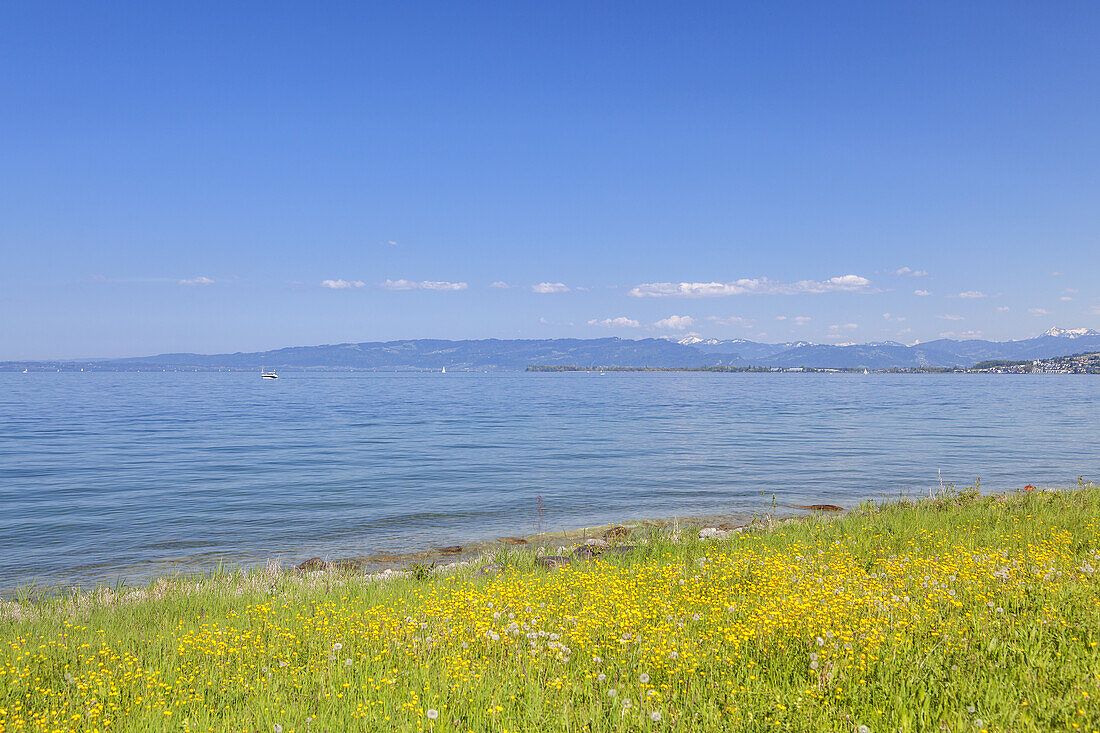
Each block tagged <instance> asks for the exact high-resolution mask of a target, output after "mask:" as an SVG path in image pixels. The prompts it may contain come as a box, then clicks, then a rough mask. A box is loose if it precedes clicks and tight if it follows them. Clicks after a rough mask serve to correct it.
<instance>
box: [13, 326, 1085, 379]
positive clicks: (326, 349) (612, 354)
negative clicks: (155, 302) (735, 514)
mask: <svg viewBox="0 0 1100 733" xmlns="http://www.w3.org/2000/svg"><path fill="white" fill-rule="evenodd" d="M1093 351H1100V331H1094V330H1091V329H1083V328H1078V329H1062V328H1052V329H1050V330H1048V331H1046V332H1045V333H1043V334H1042V335H1040V336H1037V337H1035V338H1029V339H1021V340H1017V341H983V340H979V339H969V340H966V341H956V340H954V339H937V340H935V341H928V342H924V343H917V344H913V345H910V346H907V345H905V344H900V343H897V342H893V341H885V342H879V343H867V344H846V345H832V344H815V343H810V342H808V341H796V342H788V343H777V344H769V343H760V342H756V341H749V340H747V339H729V340H721V339H703V338H700V337H697V336H691V337H687V338H684V339H681V340H679V341H673V340H670V339H661V338H647V339H638V340H633V339H621V338H601V339H479V340H464V341H447V340H439V339H412V340H405V341H386V342H364V343H346V344H334V345H326V346H295V347H289V348H284V349H273V350H271V351H257V352H247V353H245V352H237V353H233V354H160V355H158V356H145V357H135V358H128V359H99V360H84V361H76V360H73V361H64V362H54V361H51V362H28V361H21V362H14V361H12V362H6V363H0V369H3V370H6V371H11V370H19V371H22V370H23V369H45V368H48V369H78V368H85V369H92V370H113V371H160V370H162V369H259V368H260V367H261V366H267V367H271V368H275V369H278V368H290V369H344V370H351V369H355V370H370V371H403V370H438V369H442V368H443V367H447V368H448V369H450V370H451V371H456V370H462V369H472V370H499V371H515V370H523V369H525V368H526V367H528V366H548V365H568V366H581V367H585V366H622V367H644V366H649V367H662V368H675V367H699V366H764V367H799V366H802V367H819V368H866V369H891V368H916V367H969V366H972V365H973V364H975V363H977V362H979V361H986V360H993V359H997V360H1005V361H1016V360H1022V359H1044V358H1050V357H1054V356H1064V355H1067V354H1075V353H1083V352H1093Z"/></svg>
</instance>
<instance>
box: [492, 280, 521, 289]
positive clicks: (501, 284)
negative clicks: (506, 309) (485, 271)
mask: <svg viewBox="0 0 1100 733" xmlns="http://www.w3.org/2000/svg"><path fill="white" fill-rule="evenodd" d="M489 287H491V288H499V289H501V290H510V289H512V288H514V287H515V285H509V284H508V283H506V282H504V281H503V280H497V281H496V282H491V283H489Z"/></svg>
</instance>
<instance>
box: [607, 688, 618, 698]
mask: <svg viewBox="0 0 1100 733" xmlns="http://www.w3.org/2000/svg"><path fill="white" fill-rule="evenodd" d="M618 694H619V691H618V690H616V689H615V688H614V687H612V688H611V689H610V690H608V691H607V696H608V697H615V696H616V695H618Z"/></svg>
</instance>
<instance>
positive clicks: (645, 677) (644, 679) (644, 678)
mask: <svg viewBox="0 0 1100 733" xmlns="http://www.w3.org/2000/svg"><path fill="white" fill-rule="evenodd" d="M638 679H639V680H641V682H642V684H643V685H644V684H646V683H648V682H649V674H648V673H647V672H642V674H641V675H640V676H639V677H638Z"/></svg>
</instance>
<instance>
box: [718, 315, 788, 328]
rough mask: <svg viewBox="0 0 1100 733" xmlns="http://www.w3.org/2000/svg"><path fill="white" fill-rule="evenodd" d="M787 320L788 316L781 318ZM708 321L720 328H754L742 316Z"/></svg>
mask: <svg viewBox="0 0 1100 733" xmlns="http://www.w3.org/2000/svg"><path fill="white" fill-rule="evenodd" d="M782 318H786V316H781V319H782ZM707 320H708V321H710V322H711V323H717V324H718V325H719V326H745V327H746V328H752V325H751V324H752V321H750V320H749V319H747V318H742V317H741V316H726V317H723V316H707Z"/></svg>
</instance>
